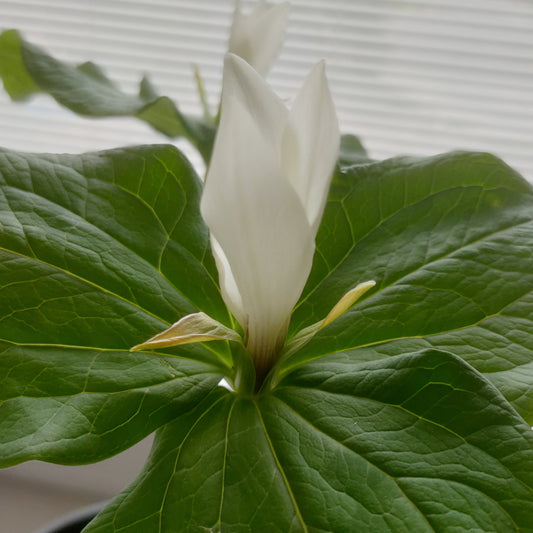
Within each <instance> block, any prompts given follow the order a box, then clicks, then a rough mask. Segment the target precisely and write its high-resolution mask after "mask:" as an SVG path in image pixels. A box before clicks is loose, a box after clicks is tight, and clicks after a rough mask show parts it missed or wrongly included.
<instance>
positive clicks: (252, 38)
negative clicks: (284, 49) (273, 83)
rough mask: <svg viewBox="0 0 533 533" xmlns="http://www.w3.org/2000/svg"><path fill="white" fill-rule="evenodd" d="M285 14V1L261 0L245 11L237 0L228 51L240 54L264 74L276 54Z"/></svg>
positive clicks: (283, 34) (281, 36)
mask: <svg viewBox="0 0 533 533" xmlns="http://www.w3.org/2000/svg"><path fill="white" fill-rule="evenodd" d="M288 15H289V3H288V2H282V3H279V4H269V3H267V2H265V1H264V0H261V1H259V2H258V3H257V4H256V5H255V7H254V9H253V10H252V12H251V13H250V14H248V15H244V14H243V13H242V12H241V9H240V2H239V1H237V3H236V5H235V12H234V14H233V24H232V26H231V32H230V38H229V45H228V51H229V52H231V53H234V54H236V55H238V56H239V57H242V58H243V59H244V60H245V61H246V62H248V63H249V64H250V65H252V67H253V68H254V69H255V70H257V72H259V73H260V74H261V75H263V76H264V75H265V74H266V73H267V72H268V71H269V70H270V68H271V66H272V64H273V63H274V61H275V59H276V57H277V56H278V54H279V50H280V48H281V45H282V43H283V38H284V36H285V29H286V26H287V20H288Z"/></svg>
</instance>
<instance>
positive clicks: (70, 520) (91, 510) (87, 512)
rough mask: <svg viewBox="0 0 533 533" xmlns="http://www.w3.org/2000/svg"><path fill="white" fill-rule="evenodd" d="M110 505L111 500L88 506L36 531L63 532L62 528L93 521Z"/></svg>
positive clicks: (43, 532)
mask: <svg viewBox="0 0 533 533" xmlns="http://www.w3.org/2000/svg"><path fill="white" fill-rule="evenodd" d="M108 503H109V500H105V501H101V502H98V503H93V504H91V505H87V506H86V507H82V508H81V509H78V510H76V511H72V512H71V513H68V514H67V515H65V516H63V517H61V518H59V519H58V520H55V521H54V522H51V523H50V524H48V525H46V526H45V527H43V528H41V529H39V530H38V531H35V533H58V532H59V531H61V530H62V528H66V527H68V526H73V525H74V524H76V523H77V522H81V521H82V520H87V521H89V520H92V519H93V518H94V517H95V516H96V515H97V514H98V513H99V512H100V511H101V510H102V509H103V508H104V507H105V506H106V505H107V504H108Z"/></svg>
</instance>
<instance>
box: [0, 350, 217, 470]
mask: <svg viewBox="0 0 533 533" xmlns="http://www.w3.org/2000/svg"><path fill="white" fill-rule="evenodd" d="M219 381H220V376H219V375H217V373H216V372H214V369H213V368H212V367H209V366H207V365H204V364H200V363H196V362H193V361H188V360H186V359H179V358H176V357H164V356H159V357H155V356H153V355H150V354H133V353H129V352H127V351H119V350H98V349H94V348H85V349H84V348H69V347H62V346H53V345H43V346H38V345H31V346H29V345H16V344H11V343H7V342H2V343H0V467H6V466H11V465H14V464H17V463H20V462H22V461H29V460H32V459H39V460H43V461H50V462H55V463H61V464H83V463H89V462H94V461H101V460H103V459H106V458H108V457H111V456H113V455H115V454H117V453H119V452H121V451H122V450H125V449H126V448H129V447H130V446H132V445H133V444H135V443H136V442H138V441H139V440H141V439H142V438H144V437H146V436H147V435H149V434H150V433H152V432H153V431H154V430H155V429H157V428H158V427H160V426H161V425H163V424H165V423H167V422H168V421H170V420H172V419H173V418H174V417H175V416H176V414H179V413H181V412H186V411H188V410H190V409H191V408H192V407H194V406H195V405H196V404H197V403H198V401H199V400H200V399H201V398H202V397H203V396H205V395H206V394H207V393H208V392H209V391H210V390H211V389H212V388H214V387H216V385H217V383H218V382H219Z"/></svg>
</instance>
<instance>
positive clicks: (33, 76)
mask: <svg viewBox="0 0 533 533" xmlns="http://www.w3.org/2000/svg"><path fill="white" fill-rule="evenodd" d="M0 76H1V77H2V79H3V81H4V88H5V90H6V91H7V93H8V94H9V95H10V97H11V98H12V99H13V100H15V101H21V100H25V99H27V98H28V97H30V96H31V95H33V94H35V93H39V92H42V93H46V94H49V95H50V96H52V97H53V98H54V99H55V100H56V101H57V102H58V103H59V104H61V105H63V106H65V107H67V108H68V109H70V110H71V111H74V112H75V113H78V114H80V115H85V116H90V117H110V116H132V117H137V118H139V119H141V120H144V121H145V122H147V123H148V124H150V125H151V126H152V127H153V128H155V129H156V130H158V131H159V132H161V133H163V134H164V135H166V136H168V137H186V138H188V139H189V140H190V141H191V142H192V143H193V144H194V145H195V146H196V147H197V148H198V150H199V151H200V153H201V154H202V156H203V157H204V158H205V159H206V161H207V160H208V159H209V154H210V152H211V147H212V143H213V138H214V129H213V127H212V125H210V124H208V123H204V122H202V121H199V120H196V119H193V118H191V117H187V116H185V115H184V114H183V113H181V112H180V111H179V109H178V108H177V107H176V105H175V104H174V102H172V100H170V98H168V97H166V96H159V95H158V94H157V93H156V92H155V90H154V89H153V87H152V86H151V85H150V83H149V81H148V80H147V79H146V78H145V79H143V80H142V81H141V84H140V89H139V94H138V95H129V94H125V93H124V92H122V91H121V90H120V89H119V88H118V87H117V86H116V85H115V84H114V83H113V82H112V81H111V80H110V79H109V78H108V77H107V76H106V75H105V74H104V72H103V71H102V70H101V69H100V68H99V67H98V66H97V65H95V64H94V63H91V62H87V63H82V64H81V65H79V66H77V67H73V66H70V65H67V64H66V63H63V62H61V61H58V60H57V59H55V58H53V57H52V56H50V55H48V54H47V53H46V52H44V51H43V50H41V49H40V48H39V47H37V46H35V45H33V44H31V43H29V42H27V41H25V40H24V39H23V38H22V37H21V36H20V34H19V33H18V32H17V31H16V30H6V31H4V32H3V33H2V34H0Z"/></svg>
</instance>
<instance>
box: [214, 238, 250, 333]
mask: <svg viewBox="0 0 533 533" xmlns="http://www.w3.org/2000/svg"><path fill="white" fill-rule="evenodd" d="M211 249H212V251H213V256H214V257H215V262H216V264H217V270H218V278H219V281H220V290H221V292H222V298H223V299H224V301H225V302H226V305H227V306H228V308H229V310H230V311H231V312H232V313H233V316H234V317H235V318H236V319H237V321H238V322H239V324H241V325H242V326H243V327H246V322H247V317H246V312H245V311H244V308H243V304H242V298H241V294H240V292H239V288H238V287H237V283H236V281H235V277H234V276H233V272H232V271H231V266H230V264H229V261H228V259H227V257H226V254H225V253H224V250H222V247H221V246H220V244H218V241H217V240H216V239H215V238H214V237H213V234H211Z"/></svg>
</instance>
